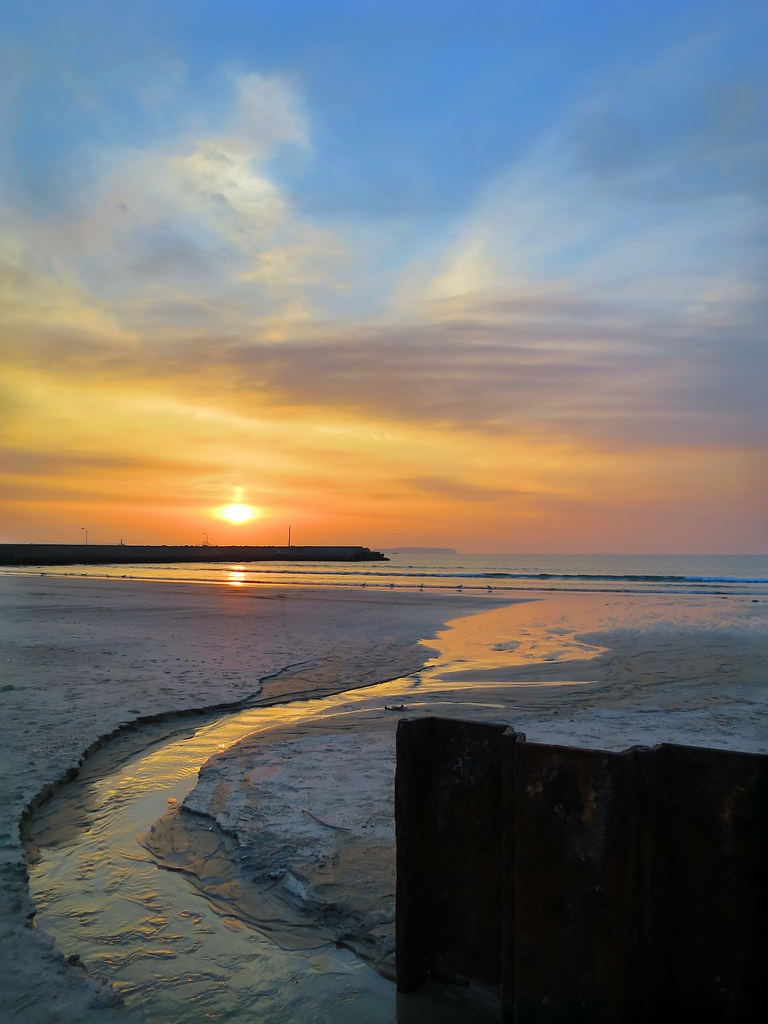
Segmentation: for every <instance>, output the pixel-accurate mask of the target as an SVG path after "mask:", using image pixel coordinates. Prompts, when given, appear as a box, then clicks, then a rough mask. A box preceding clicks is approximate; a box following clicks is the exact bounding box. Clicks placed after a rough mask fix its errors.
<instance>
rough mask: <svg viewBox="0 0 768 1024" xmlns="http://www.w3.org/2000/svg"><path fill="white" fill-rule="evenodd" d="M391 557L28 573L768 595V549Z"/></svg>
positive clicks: (473, 588) (408, 554)
mask: <svg viewBox="0 0 768 1024" xmlns="http://www.w3.org/2000/svg"><path fill="white" fill-rule="evenodd" d="M387 557H388V559H389V560H388V561H386V562H354V563H349V562H250V563H242V564H230V563H221V564H215V563H191V564H188V565H173V564H168V565H119V566H118V565H113V566H109V565H105V566H40V567H39V568H35V569H28V568H25V569H3V570H0V571H2V572H5V573H13V574H17V573H22V574H24V575H28V574H30V573H32V574H38V573H41V572H44V573H45V574H47V575H57V576H88V577H97V578H114V579H147V580H160V581H163V582H179V583H209V584H227V585H229V586H240V587H243V586H264V585H273V586H285V587H295V586H303V587H306V586H310V587H315V586H316V587H375V588H378V589H384V588H389V589H392V590H404V589H407V590H431V591H434V590H457V589H459V588H461V590H462V591H466V592H468V593H471V592H475V593H488V592H489V591H493V592H499V593H505V592H515V591H526V590H545V591H588V592H609V593H610V592H614V593H656V594H669V593H682V594H718V593H722V594H742V595H753V596H764V595H768V555H563V554H550V555H515V554H431V553H412V552H403V553H400V552H397V551H391V552H387Z"/></svg>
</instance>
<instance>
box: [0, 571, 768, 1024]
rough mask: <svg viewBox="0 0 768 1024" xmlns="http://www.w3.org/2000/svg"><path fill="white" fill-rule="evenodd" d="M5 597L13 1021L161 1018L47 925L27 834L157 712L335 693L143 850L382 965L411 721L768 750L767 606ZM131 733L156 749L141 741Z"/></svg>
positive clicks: (127, 587)
mask: <svg viewBox="0 0 768 1024" xmlns="http://www.w3.org/2000/svg"><path fill="white" fill-rule="evenodd" d="M0 606H1V609H2V611H1V616H0V623H1V624H2V625H1V626H0V628H1V629H2V633H1V634H0V645H1V647H0V656H1V657H2V665H3V674H2V676H3V677H2V682H0V699H2V711H3V714H2V727H1V728H2V733H3V735H2V755H1V756H2V759H3V768H2V772H0V778H2V780H3V781H2V789H1V790H0V808H1V809H2V872H3V883H4V884H3V887H2V897H1V899H2V903H0V914H2V919H3V927H2V929H0V935H1V936H2V938H0V943H1V945H0V963H1V964H2V966H1V967H0V971H1V972H2V993H3V995H2V997H0V999H2V1009H3V1016H4V1019H9V1020H17V1019H18V1020H21V1019H24V1020H25V1021H30V1020H31V1021H35V1020H40V1021H43V1020H46V1021H58V1020H61V1021H66V1020H89V1019H91V1020H97V1019H98V1020H111V1019H114V1020H130V1019H136V1020H140V1019H143V1010H142V1007H141V1006H140V1005H139V1004H136V1005H134V1006H133V1007H132V1008H126V1007H124V1006H122V1005H121V1004H120V1002H119V1000H118V999H117V998H116V995H115V993H114V992H113V991H112V989H110V987H109V986H108V985H105V984H103V983H102V982H101V980H100V978H99V977H98V976H97V975H96V973H95V972H94V971H93V970H92V969H88V968H87V967H85V968H84V967H83V966H82V965H80V964H79V963H76V964H74V965H71V964H68V963H67V962H66V961H65V959H64V957H63V955H62V954H61V953H60V952H58V951H57V950H56V949H55V948H53V947H52V946H51V944H50V942H49V941H46V939H45V937H44V936H42V935H41V934H40V932H39V930H37V931H36V930H34V929H31V928H30V927H29V926H28V923H27V915H28V913H29V911H30V909H31V907H30V904H29V899H28V894H27V887H26V877H25V868H24V862H23V856H22V849H21V844H20V840H19V820H20V817H21V816H22V814H23V813H24V810H25V808H26V807H27V806H28V805H29V804H30V802H34V801H35V800H37V799H39V795H40V794H41V793H42V792H44V791H45V790H46V787H50V786H52V785H54V784H56V782H57V781H58V780H61V779H62V778H63V777H64V776H65V775H66V774H67V773H68V772H72V771H73V770H74V768H75V766H76V765H77V763H78V762H79V760H80V759H81V757H82V755H83V753H84V752H85V751H86V750H88V749H89V748H91V747H94V746H99V745H100V744H101V742H102V738H103V737H105V736H107V735H109V734H111V733H113V732H115V731H116V730H121V729H122V730H125V729H126V728H130V726H131V724H132V723H135V722H137V721H139V720H144V721H146V720H147V719H148V718H150V717H152V716H159V721H158V722H157V723H156V725H155V731H154V733H153V737H154V739H155V740H157V737H158V735H159V734H161V733H162V730H163V729H165V728H167V729H168V731H169V733H170V731H172V728H173V727H175V726H176V725H178V721H179V717H178V716H179V714H180V713H183V712H189V711H192V710H193V709H202V708H213V707H222V708H223V707H224V706H226V705H231V706H232V707H233V708H236V707H242V706H248V705H253V704H258V703H259V702H262V703H270V702H274V701H281V702H285V701H289V700H291V699H292V698H296V697H299V696H302V697H309V696H311V697H312V698H314V699H315V702H314V703H311V704H304V705H302V707H301V709H299V710H296V709H297V708H298V705H296V704H295V703H294V704H293V705H292V707H293V709H294V710H293V711H291V713H290V714H287V713H285V712H284V711H281V710H280V709H276V710H274V711H271V712H269V715H268V716H267V717H265V718H264V720H263V721H262V722H261V724H260V726H259V731H256V732H253V733H252V734H250V735H247V736H233V737H232V738H231V739H230V740H228V741H226V742H223V743H222V744H221V747H220V748H219V749H218V752H217V753H216V754H215V756H214V757H212V758H211V759H209V760H207V762H206V763H205V764H204V765H203V766H202V770H201V772H200V778H199V780H198V782H197V785H196V786H195V787H194V788H193V789H192V791H191V793H189V795H188V796H187V797H186V800H185V801H184V811H179V809H178V808H177V807H171V809H170V812H169V814H168V815H167V816H166V817H164V818H163V819H162V822H155V823H150V822H147V825H148V826H149V825H150V824H153V827H154V831H151V830H150V829H147V831H146V832H145V834H144V836H143V841H144V843H145V847H146V848H147V849H148V850H149V851H150V853H151V855H152V856H153V857H154V858H156V859H157V861H158V862H159V863H161V864H165V865H167V866H174V867H176V866H178V865H179V864H180V863H183V865H184V868H185V870H186V871H188V872H190V873H191V874H192V875H194V874H195V871H197V872H198V878H197V882H198V884H199V888H200V890H201V891H204V892H207V893H208V894H209V895H210V896H211V898H212V899H214V900H219V901H221V902H222V903H224V902H227V903H228V908H229V911H230V912H231V913H233V914H235V915H238V914H239V915H240V916H242V918H243V919H244V920H249V919H251V920H255V921H259V920H260V919H263V917H264V916H265V913H266V912H265V909H264V900H265V899H266V898H267V896H268V898H269V900H273V901H278V902H279V903H280V904H281V906H283V907H288V908H290V913H288V914H287V916H284V918H283V919H282V920H283V923H284V926H285V934H284V935H283V936H282V937H283V938H284V939H286V941H293V942H295V943H298V944H299V945H300V944H301V941H303V940H302V939H301V936H302V935H304V936H309V938H308V939H307V941H308V942H309V944H310V945H311V944H312V942H313V941H315V940H314V939H313V938H312V936H313V935H315V936H319V940H317V941H320V942H322V941H323V940H324V939H339V938H342V939H343V940H344V941H345V942H347V943H348V944H349V945H350V947H351V948H353V949H355V950H356V951H357V952H358V953H359V954H360V955H361V956H364V957H365V958H366V959H367V960H368V961H369V962H371V963H373V964H375V965H376V966H377V968H378V969H379V970H380V971H381V972H382V973H383V974H384V975H389V974H391V957H392V934H393V893H394V857H393V849H394V848H393V842H394V825H393V820H392V780H393V777H394V730H395V728H396V725H397V721H398V720H399V718H400V717H401V716H402V715H403V714H409V715H421V714H425V713H438V714H460V715H462V716H463V717H471V718H482V719H485V720H495V721H503V722H507V723H509V724H512V725H514V726H515V727H516V728H517V729H518V730H521V731H523V732H526V733H527V734H528V736H529V737H530V738H532V739H539V740H547V741H550V742H563V743H583V744H586V745H590V746H595V747H608V748H613V749H620V748H622V747H625V746H628V745H631V744H633V743H643V744H653V743H656V742H660V741H662V740H677V741H680V742H684V743H692V744H698V745H704V746H718V747H727V748H731V749H741V750H755V751H762V752H768V669H767V667H766V666H768V601H767V600H766V599H765V598H761V599H760V600H757V601H754V600H751V599H749V598H740V597H728V598H723V597H718V596H696V597H690V598H681V597H680V596H679V595H676V596H674V597H669V598H666V597H659V596H658V595H618V594H555V595H548V596H541V595H537V596H535V597H534V598H533V599H532V600H526V601H525V602H519V603H513V604H509V603H501V602H499V601H497V600H495V599H494V598H483V599H478V598H467V597H463V596H460V595H452V596H433V595H429V596H427V595H422V594H418V593H411V594H403V593H392V594H390V593H384V592H382V593H373V592H366V593H363V592H359V591H357V592H346V593H338V592H336V593H333V592H327V591H322V590H302V591H299V590H283V591H281V590H278V589H273V590H267V589H239V590H238V589H237V588H227V587H214V586H197V587H196V586H188V585H171V584H162V585H161V584H148V583H132V582H129V581H96V580H77V579H49V578H45V579H43V578H32V577H28V578H14V579H10V578H0ZM449 622H450V625H446V623H449ZM419 641H426V642H427V644H428V646H425V645H424V644H421V645H420V644H419ZM385 680H389V681H390V682H387V683H386V684H384V685H374V684H382V683H383V681H385ZM340 691H345V693H344V696H343V697H342V698H337V697H334V698H328V699H327V700H326V701H325V702H323V701H322V700H317V698H320V697H323V695H331V694H335V693H339V692H340ZM164 716H168V717H167V718H166V717H164ZM158 730H159V733H158ZM131 735H132V736H133V737H134V738H135V740H136V743H137V744H138V745H140V744H141V743H142V737H143V733H142V730H141V729H135V730H132V731H131ZM189 812H191V813H189ZM202 823H204V825H202ZM203 828H204V830H205V836H203V835H202V830H203ZM206 843H207V844H208V845H207V846H206V845H205V844H206ZM203 862H205V863H206V865H207V867H206V870H205V871H204V870H203ZM212 866H213V867H212ZM206 872H207V873H206ZM243 879H248V883H249V884H248V885H243ZM260 915H261V918H260ZM297 936H298V938H297ZM276 937H277V938H280V936H276ZM315 944H316V943H315Z"/></svg>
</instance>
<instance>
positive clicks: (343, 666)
mask: <svg viewBox="0 0 768 1024" xmlns="http://www.w3.org/2000/svg"><path fill="white" fill-rule="evenodd" d="M424 596H426V595H408V594H404V595H398V599H397V600H393V599H392V597H391V596H390V595H389V594H378V593H372V592H371V593H365V594H358V593H355V594H351V593H349V592H347V593H344V594H339V593H326V592H323V591H319V590H299V589H297V588H292V589H291V590H290V591H285V590H283V589H281V588H267V587H259V588H258V589H255V588H235V587H231V588H230V587H224V586H222V587H218V586H194V585H184V584H176V585H174V584H168V585H166V584H159V583H141V582H131V581H126V580H89V579H77V578H75V579H72V578H67V579H61V578H58V579H57V578H51V577H45V578H42V577H39V578H38V577H10V576H0V666H2V678H1V679H0V879H1V880H2V885H0V922H1V926H0V1019H2V1020H8V1021H16V1020H19V1021H21V1020H24V1021H26V1022H36V1021H40V1022H49V1021H50V1022H55V1021H73V1020H78V1021H84V1022H88V1021H110V1020H113V1019H114V1020H128V1019H135V1020H140V1019H142V1015H141V1014H140V1013H138V1014H137V1013H136V1012H129V1011H125V1010H124V1009H122V1008H121V1007H120V1006H119V1005H117V1004H116V1000H115V996H114V993H113V992H111V991H110V990H108V989H107V988H105V986H104V985H102V984H101V983H100V982H98V981H97V980H94V979H93V978H92V977H91V976H89V975H88V973H87V972H85V971H83V970H82V968H81V967H79V966H77V965H75V966H74V967H73V966H71V965H69V964H67V963H65V961H64V959H63V958H62V956H61V955H60V954H59V953H57V952H56V950H54V949H51V948H50V943H48V942H47V941H46V939H45V937H44V936H41V935H40V934H39V933H36V932H35V931H34V930H32V929H30V928H29V926H28V915H29V914H30V912H31V910H32V907H31V905H30V902H29V899H28V893H27V885H26V870H25V866H24V861H23V854H22V848H21V842H20V837H19V821H20V818H21V816H22V814H23V813H24V811H25V808H27V807H28V806H29V805H30V803H34V802H35V801H38V800H39V799H40V798H41V796H44V794H45V792H46V790H49V789H50V788H51V787H55V786H56V785H57V784H58V783H59V782H60V781H61V780H63V779H64V778H65V777H66V776H67V775H71V774H73V773H74V772H76V771H77V767H78V764H79V762H80V761H81V759H82V756H83V754H84V752H86V751H88V750H90V749H95V748H98V747H100V746H101V745H102V743H103V741H104V739H105V737H108V736H109V735H110V734H113V733H115V732H119V731H121V730H125V729H126V728H127V729H131V728H132V726H134V725H135V724H136V723H141V722H146V721H147V720H148V719H151V718H152V716H156V717H159V718H160V719H161V723H160V730H161V731H162V728H163V726H162V722H163V721H167V727H168V731H169V732H171V731H172V729H173V728H174V725H175V724H178V723H177V722H176V719H177V717H178V715H179V713H185V712H190V713H191V712H193V711H194V710H195V709H203V708H224V707H227V706H231V707H241V706H247V705H248V704H252V703H257V702H258V701H259V700H263V701H267V700H274V699H287V698H288V697H289V696H290V695H299V694H302V693H304V692H305V691H307V690H308V689H310V688H311V689H313V690H314V691H315V692H321V693H322V692H326V693H330V692H333V691H335V690H339V689H343V688H345V687H347V686H349V685H350V684H352V685H361V684H370V683H374V682H377V681H378V680H381V679H386V678H390V677H392V676H396V675H399V674H401V673H408V672H411V671H413V670H415V669H416V668H418V667H419V666H420V665H421V664H422V663H423V661H424V659H425V657H426V655H427V652H426V651H425V650H424V649H423V648H420V647H419V646H418V640H419V639H420V638H421V637H428V636H431V635H434V633H435V631H436V630H437V629H438V628H440V627H441V626H442V624H443V623H444V622H445V620H446V619H447V618H449V617H450V616H451V609H457V610H458V609H462V608H463V609H467V610H468V609H469V608H472V607H478V603H477V601H476V600H474V601H473V600H472V599H468V598H461V597H458V596H456V597H451V598H447V599H446V598H443V597H436V598H432V597H431V596H430V598H429V599H428V600H426V601H425V600H424V599H423V598H424ZM190 721H192V719H190ZM136 736H137V740H138V742H139V743H141V742H142V737H141V733H140V731H138V732H137V733H136Z"/></svg>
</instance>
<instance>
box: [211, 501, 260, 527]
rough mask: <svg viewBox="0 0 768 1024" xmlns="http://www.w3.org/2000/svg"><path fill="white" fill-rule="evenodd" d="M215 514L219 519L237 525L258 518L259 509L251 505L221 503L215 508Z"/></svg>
mask: <svg viewBox="0 0 768 1024" xmlns="http://www.w3.org/2000/svg"><path fill="white" fill-rule="evenodd" d="M215 515H217V516H218V517H219V519H226V521H227V522H228V523H233V524H234V525H236V526H239V525H240V524H241V523H248V522H250V520H251V519H258V517H259V510H258V509H257V508H254V507H253V506H252V505H223V506H222V507H221V508H217V509H215Z"/></svg>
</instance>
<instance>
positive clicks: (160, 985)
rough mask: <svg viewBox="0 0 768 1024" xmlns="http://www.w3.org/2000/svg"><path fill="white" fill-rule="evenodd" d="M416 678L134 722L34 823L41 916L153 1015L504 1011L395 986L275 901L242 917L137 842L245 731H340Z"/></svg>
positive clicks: (460, 996) (374, 1018)
mask: <svg viewBox="0 0 768 1024" xmlns="http://www.w3.org/2000/svg"><path fill="white" fill-rule="evenodd" d="M414 685H416V684H415V683H414V680H407V679H403V680H398V681H395V682H390V683H386V684H382V685H380V686H374V687H369V688H366V689H363V690H358V691H348V692H346V693H343V694H339V695H336V696H334V697H325V698H321V699H316V700H308V701H294V702H292V703H289V704H284V705H279V706H275V707H262V708H256V709H251V710H248V711H244V712H239V713H234V714H230V715H227V716H224V717H221V718H218V719H217V720H216V721H213V722H210V721H209V722H208V723H206V724H203V725H201V726H200V727H199V728H190V727H189V725H187V726H186V727H184V726H179V728H178V729H177V730H176V732H175V734H172V735H169V732H170V727H169V726H168V725H167V724H166V725H165V727H162V726H153V727H148V731H147V735H146V736H145V737H144V744H145V745H144V746H143V748H142V749H141V750H138V751H137V749H136V747H137V743H138V742H139V737H138V736H137V734H135V733H133V734H131V733H129V734H128V735H126V736H124V737H121V738H118V739H116V740H114V741H112V742H110V743H108V744H107V745H106V746H105V747H104V748H102V750H100V751H98V752H97V753H96V754H94V755H93V756H92V757H90V758H89V759H88V760H87V762H86V763H85V765H84V767H83V770H82V771H81V773H80V775H79V776H78V778H77V779H75V780H74V781H73V782H71V783H68V784H67V785H65V786H63V787H62V788H61V789H60V790H59V791H58V792H57V793H56V794H55V795H54V797H53V798H52V799H51V800H49V801H48V802H47V803H46V804H44V805H43V806H42V807H41V808H39V809H38V810H37V811H36V812H35V813H34V815H33V816H32V818H31V820H30V821H29V822H28V825H27V828H26V839H27V843H28V851H29V854H28V859H29V873H30V891H31V894H32V898H33V900H34V903H35V906H36V911H37V913H36V925H37V927H38V928H40V929H41V930H43V931H44V932H46V933H47V934H49V935H51V936H52V937H53V938H54V939H55V941H56V944H57V946H58V947H59V949H60V950H61V951H62V953H63V954H64V955H65V956H78V957H80V959H81V960H82V962H83V963H84V964H85V965H86V968H87V970H88V971H89V972H91V973H93V974H95V975H97V976H100V977H103V978H106V979H108V980H109V982H110V983H111V984H112V985H113V986H114V988H115V989H116V990H117V991H118V992H119V993H120V994H121V996H122V997H123V999H124V1000H125V1001H126V1003H128V1004H131V1005H140V1006H141V1007H142V1009H143V1010H144V1012H145V1013H146V1016H147V1019H148V1020H149V1021H158V1022H159V1021H166V1022H167V1021H192V1020H212V1019H216V1020H219V1021H222V1020H232V1021H234V1020H242V1019H246V1018H247V1019H252V1018H253V1014H254V1012H256V1013H258V1019H259V1020H260V1021H262V1022H288V1021H295V1020H306V1021H318V1022H320V1021H326V1020H328V1021H334V1022H341V1024H343V1022H345V1021H349V1022H352V1021H355V1022H357V1021H360V1020H365V1021H367V1022H371V1024H375V1022H382V1024H383V1022H394V1021H398V1022H411V1021H413V1022H416V1021H430V1020H434V1021H441V1022H443V1021H452V1020H455V1021H457V1022H458V1021H487V1020H489V1019H494V1017H495V1006H494V1003H493V1000H492V999H489V998H488V996H487V994H485V995H484V996H480V995H478V994H477V993H471V994H470V1004H469V1005H468V1003H467V995H468V994H467V993H466V992H464V991H462V990H461V989H444V990H443V989H432V990H430V991H422V992H419V993H415V994H411V995H408V996H398V995H397V993H396V991H395V986H394V984H393V983H392V982H391V981H387V980H386V979H385V978H383V977H381V976H380V975H379V974H377V973H376V971H374V970H373V969H372V968H371V967H369V966H368V965H366V964H365V963H363V962H362V961H361V960H359V959H358V958H357V957H356V956H355V955H354V954H353V953H352V952H350V951H349V950H347V949H344V948H337V947H336V945H335V943H333V942H328V941H327V936H325V937H324V936H323V935H322V934H319V935H315V936H313V935H312V932H311V929H306V928H303V929H302V928H299V929H296V928H292V927H291V923H290V922H288V921H287V920H286V921H282V920H280V919H279V911H278V918H275V916H274V910H275V908H274V905H273V906H272V907H271V913H272V916H271V918H270V919H267V918H265V919H264V920H263V921H262V922H253V921H250V922H248V923H246V922H244V921H243V920H242V919H240V918H239V917H238V916H235V914H233V913H232V909H231V904H226V903H222V902H219V903H218V905H214V904H213V903H212V902H209V900H208V899H207V898H206V897H205V896H204V895H203V894H202V893H201V891H200V890H199V889H197V888H195V886H194V884H193V883H192V882H191V881H190V879H188V878H187V877H186V876H185V874H184V873H183V872H178V871H167V870H161V869H159V868H158V866H157V863H156V862H155V861H154V860H153V859H152V858H151V857H150V856H149V854H148V853H147V851H146V850H145V849H144V848H143V847H142V846H141V845H140V843H139V842H138V839H137V837H138V836H139V835H140V834H141V833H142V832H145V831H146V830H147V829H148V828H150V826H151V823H152V822H154V821H156V820H157V819H158V818H160V817H161V816H162V815H164V814H165V813H166V812H167V811H168V808H169V806H171V807H172V806H173V805H174V804H175V803H177V802H179V803H180V802H181V801H182V800H183V799H184V797H185V796H186V794H187V793H188V792H189V790H190V789H191V788H192V787H193V785H194V783H195V780H196V777H197V773H198V770H199V768H200V767H201V765H202V764H204V763H205V762H206V761H207V760H208V759H209V758H210V757H211V756H212V755H213V754H215V753H217V752H219V751H221V750H223V749H225V748H229V747H230V746H231V745H232V744H233V743H236V742H237V741H238V740H239V739H241V738H242V737H244V736H246V735H249V734H252V733H254V732H258V731H260V730H268V729H274V728H275V727H281V726H283V727H284V726H286V725H287V724H290V723H292V722H296V723H298V722H299V721H303V722H306V721H307V720H308V719H310V718H311V719H315V720H320V719H328V720H329V725H330V727H331V728H338V726H334V725H333V722H332V720H333V719H334V718H335V719H337V720H338V717H339V716H340V715H341V716H349V715H350V714H354V715H355V716H359V714H361V713H362V715H363V716H365V714H366V711H367V710H370V711H371V713H372V714H379V715H380V714H381V709H382V707H383V705H384V704H385V703H387V702H388V701H391V700H393V699H395V697H402V695H403V693H404V692H405V691H406V690H407V688H408V686H411V687H413V686H414ZM411 695H412V696H413V693H412V694H411ZM424 696H426V694H425V695H424ZM419 697H421V694H419ZM410 706H411V707H412V708H414V709H415V710H418V705H417V704H415V703H414V702H411V705H410ZM430 707H431V708H433V709H434V704H433V703H432V702H430ZM440 707H441V709H442V710H443V711H445V710H446V709H447V704H446V703H443V704H441V705H440ZM465 710H466V706H465ZM322 727H323V726H322V725H320V728H322ZM153 730H154V732H153ZM392 741H393V743H394V733H393V734H392ZM147 744H149V745H147ZM478 1003H479V1005H478Z"/></svg>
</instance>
